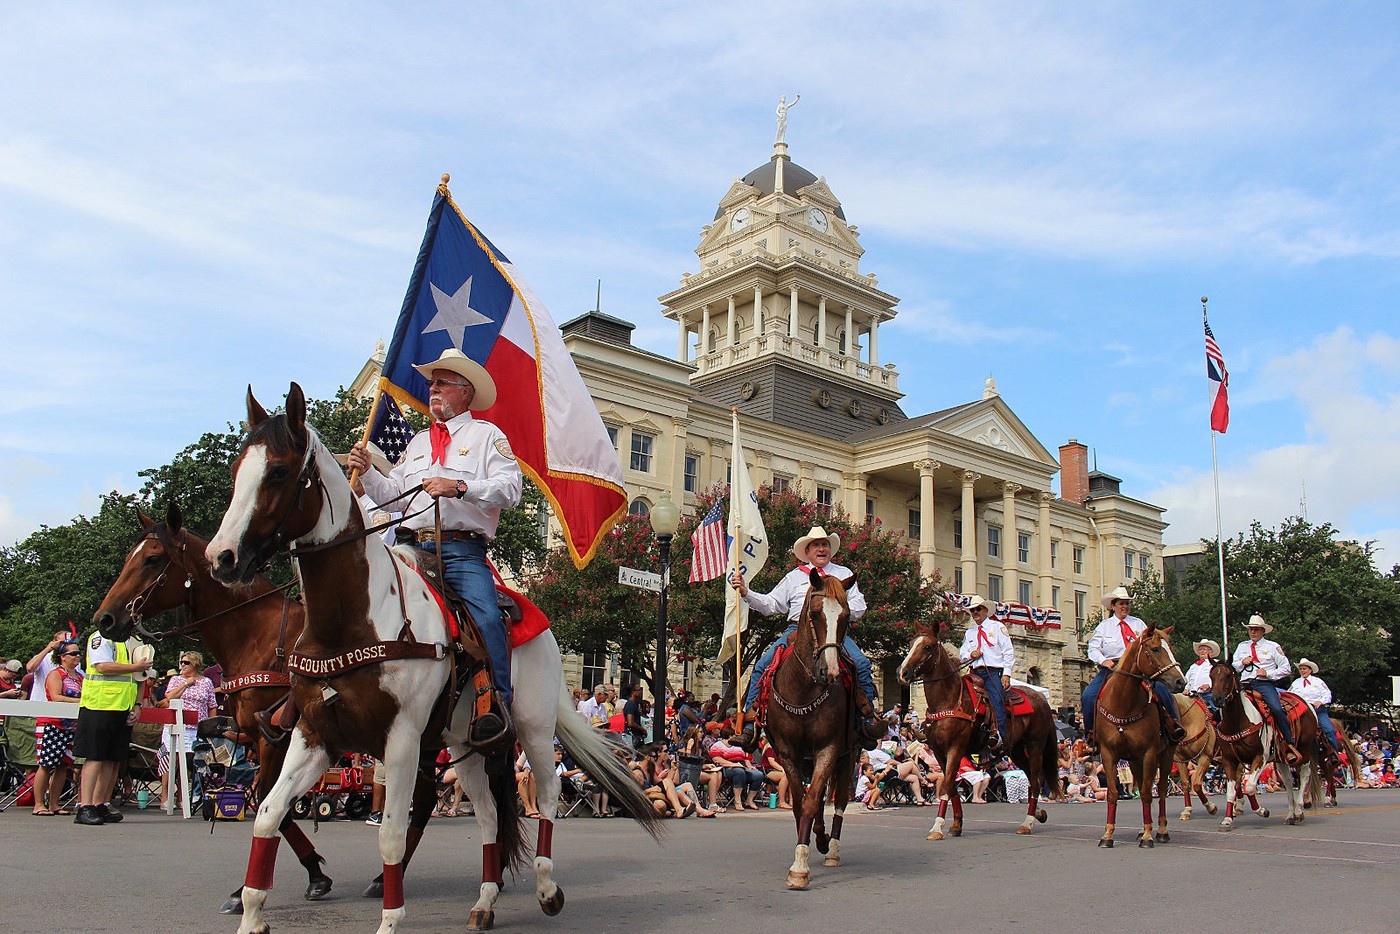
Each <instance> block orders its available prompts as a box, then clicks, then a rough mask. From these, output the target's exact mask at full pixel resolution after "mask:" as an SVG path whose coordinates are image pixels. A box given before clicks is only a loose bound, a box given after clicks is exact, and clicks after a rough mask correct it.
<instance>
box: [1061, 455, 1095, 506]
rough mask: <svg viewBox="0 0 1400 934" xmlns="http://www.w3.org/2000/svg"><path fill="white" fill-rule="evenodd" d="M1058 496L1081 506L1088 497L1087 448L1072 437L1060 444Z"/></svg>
mask: <svg viewBox="0 0 1400 934" xmlns="http://www.w3.org/2000/svg"><path fill="white" fill-rule="evenodd" d="M1060 498H1061V499H1065V500H1069V501H1070V502H1071V503H1078V504H1080V505H1081V506H1082V505H1083V504H1084V502H1085V501H1086V500H1088V498H1089V449H1088V448H1087V447H1085V446H1084V445H1082V444H1080V443H1079V442H1078V441H1076V440H1075V439H1073V438H1070V439H1069V441H1067V442H1065V443H1064V444H1062V445H1060Z"/></svg>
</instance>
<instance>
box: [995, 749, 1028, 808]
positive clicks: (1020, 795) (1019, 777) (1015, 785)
mask: <svg viewBox="0 0 1400 934" xmlns="http://www.w3.org/2000/svg"><path fill="white" fill-rule="evenodd" d="M996 769H997V772H999V773H1000V774H1001V780H1002V784H1003V786H1004V787H1005V788H1006V800H1007V802H1009V803H1011V804H1025V803H1026V802H1027V801H1029V800H1030V787H1031V782H1030V779H1029V778H1028V777H1027V776H1026V773H1025V771H1024V770H1023V769H1022V768H1021V767H1020V766H1018V765H1017V764H1016V763H1014V762H1012V761H1011V760H1010V759H1007V758H1006V757H1004V756H1003V757H1002V758H1001V759H1000V760H998V761H997V764H996Z"/></svg>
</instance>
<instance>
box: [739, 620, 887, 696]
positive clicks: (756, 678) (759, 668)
mask: <svg viewBox="0 0 1400 934" xmlns="http://www.w3.org/2000/svg"><path fill="white" fill-rule="evenodd" d="M794 632H797V624H796V623H788V627H787V628H786V629H784V630H783V634H782V635H781V636H779V637H778V638H776V639H774V640H773V644H772V645H770V646H768V651H766V652H764V653H763V655H762V657H761V658H759V660H758V663H757V664H755V665H754V666H753V674H752V675H751V676H750V677H749V692H748V693H747V694H745V695H744V709H745V710H747V709H748V708H750V707H752V706H753V705H754V702H755V701H757V700H758V685H759V682H761V681H762V680H763V673H764V672H765V671H767V670H768V666H769V665H771V664H773V656H774V655H776V654H778V646H780V645H782V644H783V643H784V642H785V641H787V637H788V636H789V635H791V634H792V633H794ZM841 650H842V651H843V652H845V653H846V654H847V655H848V656H850V658H851V661H852V662H854V663H855V666H856V682H857V683H858V684H859V685H860V689H861V690H862V691H864V692H865V696H866V697H868V698H870V703H871V704H872V705H873V704H874V703H875V678H874V677H873V676H872V675H871V674H870V659H868V658H866V657H865V653H864V652H862V651H861V650H860V646H858V645H856V644H855V641H854V640H852V639H851V637H850V636H847V637H846V641H845V642H843V643H842V644H841Z"/></svg>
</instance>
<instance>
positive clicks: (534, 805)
mask: <svg viewBox="0 0 1400 934" xmlns="http://www.w3.org/2000/svg"><path fill="white" fill-rule="evenodd" d="M515 748H516V749H520V744H519V743H516V744H515ZM515 788H516V790H517V791H518V792H519V794H520V804H521V805H522V806H523V807H524V808H525V816H526V817H539V816H540V805H539V800H538V794H539V786H538V785H537V784H536V783H535V772H534V770H533V769H531V768H530V757H529V756H527V755H525V751H524V750H523V749H520V755H518V756H516V757H515Z"/></svg>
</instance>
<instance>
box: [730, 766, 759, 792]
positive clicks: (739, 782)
mask: <svg viewBox="0 0 1400 934" xmlns="http://www.w3.org/2000/svg"><path fill="white" fill-rule="evenodd" d="M724 779H725V781H727V782H729V784H731V785H733V786H734V794H735V795H736V796H737V795H741V794H743V793H744V790H745V789H748V790H749V791H758V790H760V789H762V788H763V773H762V772H760V771H759V770H758V769H749V768H743V767H742V766H734V767H732V768H727V769H725V770H724Z"/></svg>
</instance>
